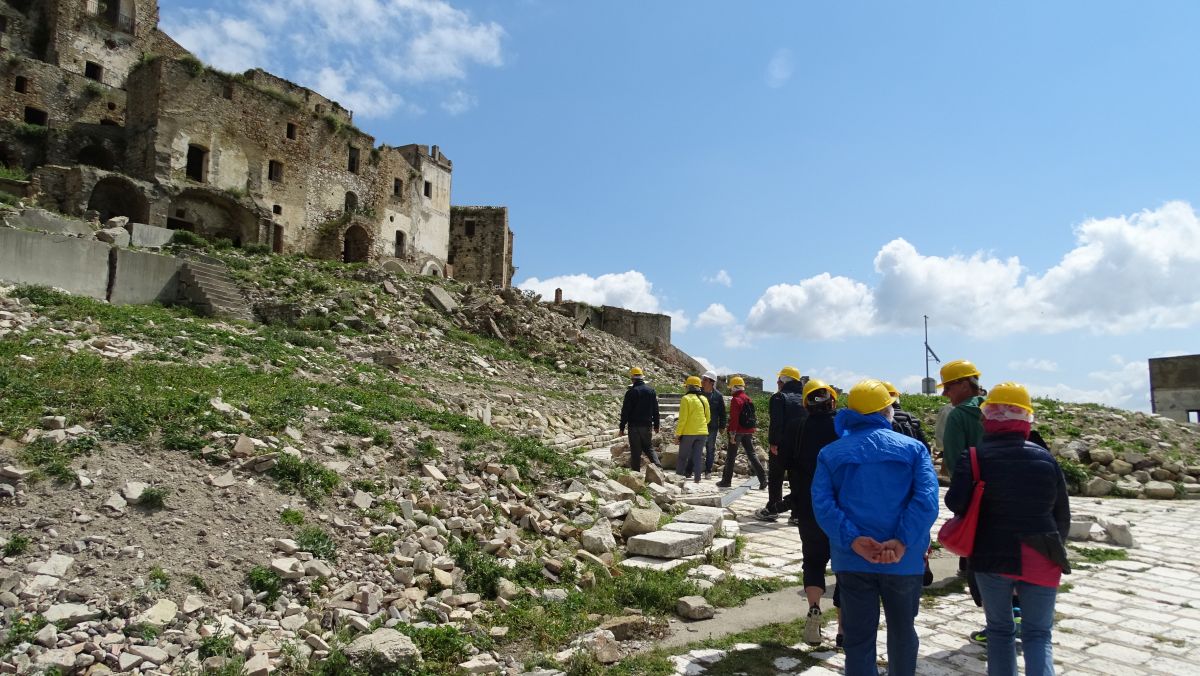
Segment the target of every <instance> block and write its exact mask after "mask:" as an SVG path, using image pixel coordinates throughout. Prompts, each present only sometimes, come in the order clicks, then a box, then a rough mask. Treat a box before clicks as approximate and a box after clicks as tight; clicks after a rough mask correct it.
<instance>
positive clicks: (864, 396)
mask: <svg viewBox="0 0 1200 676" xmlns="http://www.w3.org/2000/svg"><path fill="white" fill-rule="evenodd" d="M810 382H811V381H810ZM846 405H847V406H849V407H850V408H852V409H854V410H855V411H858V412H859V413H862V414H863V415H867V414H869V413H878V412H880V411H882V410H883V409H885V408H887V407H888V406H891V405H892V395H891V393H889V392H888V391H887V385H884V384H883V383H882V382H881V381H878V380H875V379H873V378H871V379H867V380H864V381H862V382H860V383H858V384H857V385H855V386H854V387H851V388H850V396H848V397H847V398H846Z"/></svg>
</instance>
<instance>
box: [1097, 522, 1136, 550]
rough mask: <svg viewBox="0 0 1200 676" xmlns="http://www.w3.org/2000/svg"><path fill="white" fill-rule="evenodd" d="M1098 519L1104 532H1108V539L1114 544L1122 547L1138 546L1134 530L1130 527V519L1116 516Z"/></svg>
mask: <svg viewBox="0 0 1200 676" xmlns="http://www.w3.org/2000/svg"><path fill="white" fill-rule="evenodd" d="M1097 521H1098V523H1099V524H1100V526H1101V527H1102V528H1104V532H1105V533H1106V534H1107V536H1108V539H1109V540H1111V541H1112V542H1113V544H1116V545H1119V546H1121V547H1136V546H1137V543H1136V542H1135V541H1134V539H1133V531H1131V530H1130V529H1129V522H1128V521H1126V520H1124V519H1118V518H1115V517H1114V518H1110V517H1100V518H1099V519H1098V520H1097Z"/></svg>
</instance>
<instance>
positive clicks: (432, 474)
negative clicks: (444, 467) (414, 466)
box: [421, 465, 446, 483]
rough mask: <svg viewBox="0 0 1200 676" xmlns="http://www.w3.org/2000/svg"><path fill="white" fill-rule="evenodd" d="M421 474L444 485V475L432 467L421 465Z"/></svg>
mask: <svg viewBox="0 0 1200 676" xmlns="http://www.w3.org/2000/svg"><path fill="white" fill-rule="evenodd" d="M421 473H422V474H424V475H425V476H427V477H429V478H430V479H433V480H434V481H436V482H438V483H445V481H446V475H445V474H442V471H441V470H439V469H438V468H436V467H434V466H433V465H421Z"/></svg>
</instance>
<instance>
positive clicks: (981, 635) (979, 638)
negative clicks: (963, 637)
mask: <svg viewBox="0 0 1200 676" xmlns="http://www.w3.org/2000/svg"><path fill="white" fill-rule="evenodd" d="M967 638H969V639H971V643H976V644H978V645H987V630H986V629H980V630H979V631H973V632H971V633H970V634H969V635H968V636H967Z"/></svg>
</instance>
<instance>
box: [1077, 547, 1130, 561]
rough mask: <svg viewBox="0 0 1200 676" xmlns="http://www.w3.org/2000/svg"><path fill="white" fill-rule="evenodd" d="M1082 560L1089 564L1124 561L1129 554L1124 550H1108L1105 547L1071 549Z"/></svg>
mask: <svg viewBox="0 0 1200 676" xmlns="http://www.w3.org/2000/svg"><path fill="white" fill-rule="evenodd" d="M1072 549H1074V550H1075V551H1076V552H1078V553H1079V555H1080V556H1082V557H1083V558H1084V560H1086V561H1089V562H1091V563H1104V562H1105V561H1125V560H1127V559H1128V558H1129V553H1128V552H1126V551H1125V550H1124V549H1117V548H1113V549H1108V548H1105V547H1072Z"/></svg>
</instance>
